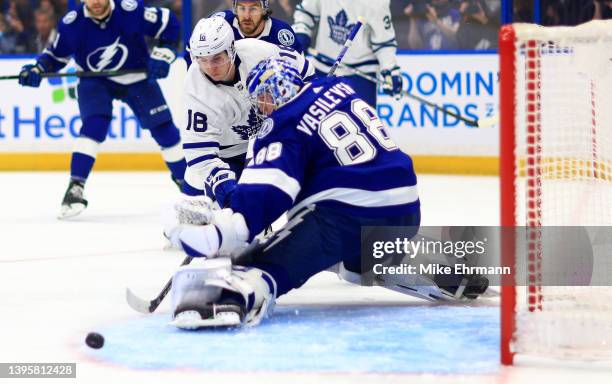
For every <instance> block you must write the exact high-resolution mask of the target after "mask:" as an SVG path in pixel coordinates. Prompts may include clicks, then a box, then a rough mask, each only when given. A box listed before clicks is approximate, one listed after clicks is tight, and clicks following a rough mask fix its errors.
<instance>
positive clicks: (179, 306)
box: [170, 258, 277, 329]
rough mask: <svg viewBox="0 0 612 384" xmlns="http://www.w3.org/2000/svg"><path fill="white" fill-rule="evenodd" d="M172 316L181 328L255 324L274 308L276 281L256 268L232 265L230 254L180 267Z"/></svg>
mask: <svg viewBox="0 0 612 384" xmlns="http://www.w3.org/2000/svg"><path fill="white" fill-rule="evenodd" d="M172 281H173V295H172V305H173V320H172V322H171V323H170V324H172V325H174V326H176V327H178V328H181V329H200V328H211V327H232V326H239V325H246V326H254V325H257V324H259V323H260V322H261V320H262V319H263V318H265V317H266V316H267V315H268V314H269V313H270V312H271V311H272V309H273V308H274V303H275V300H276V292H277V291H276V283H275V281H274V279H273V278H272V277H271V276H270V275H269V274H268V273H266V272H265V271H262V270H260V269H257V268H245V267H238V266H236V267H231V261H230V259H229V258H218V259H211V260H206V261H205V262H204V263H202V265H200V266H197V267H194V266H185V267H181V268H180V269H179V270H178V271H177V273H176V274H175V276H174V277H173V280H172Z"/></svg>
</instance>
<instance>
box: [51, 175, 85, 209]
mask: <svg viewBox="0 0 612 384" xmlns="http://www.w3.org/2000/svg"><path fill="white" fill-rule="evenodd" d="M84 188H85V183H84V182H83V181H80V180H74V179H70V184H68V189H67V190H66V194H64V200H63V201H62V209H61V211H60V214H59V216H58V219H67V218H70V217H74V216H76V215H78V214H80V213H81V212H83V211H84V210H85V208H87V200H85V197H84V196H83V189H84Z"/></svg>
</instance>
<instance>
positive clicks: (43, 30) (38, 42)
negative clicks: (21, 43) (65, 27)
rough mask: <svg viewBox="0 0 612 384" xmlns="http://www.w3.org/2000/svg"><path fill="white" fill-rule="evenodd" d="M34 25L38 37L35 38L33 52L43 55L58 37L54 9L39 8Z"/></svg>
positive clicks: (35, 14) (35, 13)
mask: <svg viewBox="0 0 612 384" xmlns="http://www.w3.org/2000/svg"><path fill="white" fill-rule="evenodd" d="M49 4H50V3H49ZM41 5H42V2H41ZM34 25H35V27H36V36H34V39H33V42H32V46H31V50H33V51H35V52H36V53H41V52H42V51H43V50H44V49H45V48H46V47H47V45H49V44H52V43H53V41H54V40H55V36H56V35H57V30H56V29H55V26H56V20H55V14H54V13H53V7H50V8H48V7H45V8H42V7H41V8H38V9H37V10H36V11H35V12H34Z"/></svg>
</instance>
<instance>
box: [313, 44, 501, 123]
mask: <svg viewBox="0 0 612 384" xmlns="http://www.w3.org/2000/svg"><path fill="white" fill-rule="evenodd" d="M308 53H310V54H311V55H312V56H314V57H315V58H316V59H318V60H319V61H321V62H322V63H324V64H326V65H330V63H331V62H332V58H331V57H329V56H326V55H324V54H322V53H320V52H318V51H317V50H315V49H312V48H308ZM334 65H335V66H336V67H337V66H338V65H339V66H341V67H342V68H344V69H347V70H349V71H350V72H351V73H352V74H354V75H356V76H359V77H362V78H364V79H366V80H369V81H371V82H373V83H375V84H378V80H376V78H375V77H374V76H370V75H368V74H367V73H365V72H362V71H360V70H358V69H356V68H353V67H351V66H349V65H348V64H344V63H340V62H337V61H336V62H335V63H334ZM334 71H335V69H334ZM401 95H402V96H405V97H409V98H411V99H414V100H416V101H418V102H420V103H423V104H425V105H427V106H430V107H432V108H435V109H437V110H439V111H441V112H443V113H446V114H447V115H449V116H452V117H454V118H456V119H458V120H461V121H463V122H464V123H465V124H467V125H468V126H470V127H478V128H487V127H491V126H493V125H495V124H497V122H498V121H499V118H498V117H495V116H494V117H489V118H484V119H478V120H473V119H469V118H467V117H464V116H462V115H460V114H458V113H455V112H453V111H451V110H448V109H446V108H444V107H441V106H439V105H438V104H435V103H432V102H431V101H429V100H426V99H424V98H422V97H419V96H415V95H413V94H411V93H408V92H407V91H406V90H402V94H401Z"/></svg>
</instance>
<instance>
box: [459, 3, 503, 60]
mask: <svg viewBox="0 0 612 384" xmlns="http://www.w3.org/2000/svg"><path fill="white" fill-rule="evenodd" d="M459 11H460V12H461V24H460V25H459V29H458V30H457V42H458V43H459V47H460V48H462V49H492V48H496V47H497V32H498V30H499V25H500V22H499V17H498V16H497V19H496V15H495V14H493V13H492V12H491V9H490V8H489V6H488V4H487V3H486V1H485V0H463V1H462V2H461V4H460V5H459Z"/></svg>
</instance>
